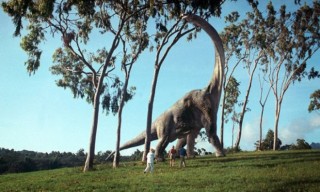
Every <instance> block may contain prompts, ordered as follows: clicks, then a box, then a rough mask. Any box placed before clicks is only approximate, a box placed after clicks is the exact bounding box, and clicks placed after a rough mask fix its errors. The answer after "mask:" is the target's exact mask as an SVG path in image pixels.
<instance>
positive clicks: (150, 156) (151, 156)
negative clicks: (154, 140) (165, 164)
mask: <svg viewBox="0 0 320 192" xmlns="http://www.w3.org/2000/svg"><path fill="white" fill-rule="evenodd" d="M153 169H154V149H153V148H150V151H149V153H148V154H147V167H146V169H145V170H144V173H147V172H149V171H150V173H153Z"/></svg>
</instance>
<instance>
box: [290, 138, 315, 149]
mask: <svg viewBox="0 0 320 192" xmlns="http://www.w3.org/2000/svg"><path fill="white" fill-rule="evenodd" d="M291 149H294V150H302V149H311V146H310V145H309V143H308V142H306V141H305V140H304V139H297V143H296V144H295V145H294V144H293V145H291Z"/></svg>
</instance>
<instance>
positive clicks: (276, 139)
mask: <svg viewBox="0 0 320 192" xmlns="http://www.w3.org/2000/svg"><path fill="white" fill-rule="evenodd" d="M281 103H282V101H281V99H280V100H279V101H276V118H275V123H274V136H273V150H274V151H275V150H277V146H278V126H279V119H280V112H281Z"/></svg>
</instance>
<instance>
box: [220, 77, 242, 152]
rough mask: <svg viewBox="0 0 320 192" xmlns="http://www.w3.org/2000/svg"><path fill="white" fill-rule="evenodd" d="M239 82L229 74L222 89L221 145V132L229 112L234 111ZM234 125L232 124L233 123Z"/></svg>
mask: <svg viewBox="0 0 320 192" xmlns="http://www.w3.org/2000/svg"><path fill="white" fill-rule="evenodd" d="M239 85H240V83H239V82H238V81H237V79H236V78H234V77H233V76H230V77H229V78H228V82H227V83H226V85H225V86H223V89H224V95H223V101H222V115H221V117H222V118H221V134H220V142H221V145H222V147H223V132H224V123H227V122H228V116H229V115H230V114H231V113H235V112H234V111H235V105H236V104H237V103H238V97H239V95H240V91H239ZM233 125H234V124H233Z"/></svg>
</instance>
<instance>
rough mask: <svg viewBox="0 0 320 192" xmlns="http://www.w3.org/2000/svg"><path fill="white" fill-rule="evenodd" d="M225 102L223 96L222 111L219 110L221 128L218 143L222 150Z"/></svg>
mask: <svg viewBox="0 0 320 192" xmlns="http://www.w3.org/2000/svg"><path fill="white" fill-rule="evenodd" d="M224 92H225V88H224ZM225 101H226V97H225V94H224V96H223V100H222V109H221V113H222V114H221V126H220V142H221V147H222V149H223V132H224V114H223V113H224V108H225V107H224V103H225Z"/></svg>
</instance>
